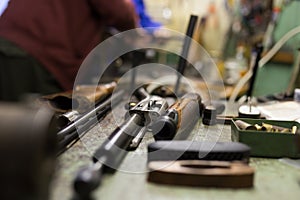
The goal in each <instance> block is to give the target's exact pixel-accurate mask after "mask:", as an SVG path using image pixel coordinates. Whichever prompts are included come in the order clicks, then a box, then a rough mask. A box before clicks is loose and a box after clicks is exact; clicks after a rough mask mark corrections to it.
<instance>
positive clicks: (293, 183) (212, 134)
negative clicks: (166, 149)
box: [51, 105, 300, 200]
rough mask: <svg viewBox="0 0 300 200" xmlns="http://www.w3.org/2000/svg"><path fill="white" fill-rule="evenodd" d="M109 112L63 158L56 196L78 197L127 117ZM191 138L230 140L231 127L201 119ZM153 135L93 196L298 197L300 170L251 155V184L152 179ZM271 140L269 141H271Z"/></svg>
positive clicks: (157, 199)
mask: <svg viewBox="0 0 300 200" xmlns="http://www.w3.org/2000/svg"><path fill="white" fill-rule="evenodd" d="M228 108H229V109H228V112H227V114H236V108H235V107H234V106H230V105H228ZM117 109H118V112H114V114H109V115H108V116H106V118H105V119H104V120H103V121H101V122H100V123H99V124H98V125H97V126H95V127H94V128H93V129H92V130H90V131H89V132H88V133H87V134H86V135H85V136H84V137H82V139H81V140H79V141H78V142H77V143H76V144H75V145H74V146H72V147H71V148H70V149H69V150H68V151H66V152H65V153H64V154H62V155H61V156H60V157H59V158H58V167H57V173H56V175H55V178H54V180H53V183H52V189H51V199H52V200H66V199H71V198H72V196H73V187H72V181H73V178H74V176H75V174H76V173H77V171H78V169H80V167H82V166H84V165H87V164H89V163H91V155H92V152H93V151H94V150H95V149H96V148H97V147H98V146H99V145H100V144H101V143H102V142H103V141H104V139H105V138H106V137H107V136H108V135H109V134H110V133H111V132H112V131H113V130H114V128H115V127H116V124H115V123H114V122H115V119H116V118H118V120H120V119H122V116H123V113H124V111H123V110H122V105H120V107H119V108H117ZM189 139H194V140H209V141H230V140H231V131H230V126H228V125H226V126H220V125H218V126H215V127H210V128H209V129H208V128H207V127H205V126H203V125H202V124H201V123H200V122H199V124H198V125H197V127H196V129H195V131H194V132H193V134H191V136H190V138H189ZM152 141H153V138H152V137H151V136H150V135H149V134H148V135H146V137H145V139H144V140H143V142H142V143H141V145H140V147H139V148H138V149H137V150H136V151H135V152H130V153H129V154H128V155H127V157H126V159H125V160H124V162H123V164H122V166H121V170H120V171H117V172H116V173H115V174H113V175H105V177H104V179H103V182H102V185H101V187H99V188H98V189H97V190H96V191H95V192H94V193H93V197H94V199H96V200H97V199H105V200H110V199H122V200H137V199H139V200H140V199H143V200H144V199H145V200H150V199H151V200H162V199H164V200H168V199H170V200H177V199H178V200H179V199H180V200H182V199H197V200H199V199H230V200H241V199H256V200H259V199H261V200H265V199H289V200H290V199H299V198H300V170H299V169H296V168H294V167H291V166H288V165H286V164H284V163H282V162H279V161H278V159H265V158H251V160H250V165H251V166H253V167H254V168H255V170H256V173H255V181H254V187H253V188H252V189H239V190H232V189H216V188H190V187H179V186H165V185H158V184H153V183H148V182H147V173H146V172H145V171H146V170H147V166H146V161H147V144H148V143H150V142H152ZM266 142H267V141H266Z"/></svg>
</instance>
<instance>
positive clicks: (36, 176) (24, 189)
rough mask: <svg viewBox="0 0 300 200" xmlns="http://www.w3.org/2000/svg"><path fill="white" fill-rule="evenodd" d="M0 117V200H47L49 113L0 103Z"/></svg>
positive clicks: (52, 149) (52, 139) (51, 157)
mask: <svg viewBox="0 0 300 200" xmlns="http://www.w3.org/2000/svg"><path fill="white" fill-rule="evenodd" d="M0 117H1V121H0V130H1V133H0V157H1V159H2V161H3V163H2V164H1V170H0V177H1V179H0V188H1V192H0V199H2V200H6V199H14V200H18V199H33V200H35V199H43V200H47V199H48V192H49V191H48V187H49V183H50V180H51V177H52V175H53V171H54V166H55V155H56V135H55V132H54V128H53V127H54V126H52V122H53V121H52V119H53V114H52V112H51V111H49V110H48V109H46V108H44V107H40V108H37V107H31V106H28V105H21V104H8V103H1V104H0Z"/></svg>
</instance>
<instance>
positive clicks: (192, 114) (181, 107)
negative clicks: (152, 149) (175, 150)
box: [151, 93, 203, 140]
mask: <svg viewBox="0 0 300 200" xmlns="http://www.w3.org/2000/svg"><path fill="white" fill-rule="evenodd" d="M202 107H203V105H202V103H201V97H200V95H199V94H197V93H187V94H185V95H184V96H183V97H182V98H181V99H179V100H178V101H176V102H175V103H174V104H173V105H172V106H170V108H169V109H168V110H167V112H166V113H165V114H164V115H162V116H161V117H159V119H158V120H156V121H155V122H154V123H153V124H152V126H151V128H152V132H153V134H154V138H155V140H172V139H173V138H174V137H175V135H176V133H177V136H176V139H186V137H187V136H188V134H189V133H190V132H191V131H192V129H193V128H194V126H195V124H196V123H197V121H198V120H199V118H200V116H201V111H202Z"/></svg>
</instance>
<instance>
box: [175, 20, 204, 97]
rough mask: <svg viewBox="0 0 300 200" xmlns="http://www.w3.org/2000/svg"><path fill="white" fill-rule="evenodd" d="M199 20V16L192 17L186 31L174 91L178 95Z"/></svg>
mask: <svg viewBox="0 0 300 200" xmlns="http://www.w3.org/2000/svg"><path fill="white" fill-rule="evenodd" d="M197 20H198V16H196V15H191V16H190V20H189V24H188V28H187V31H186V37H185V38H184V43H183V48H182V52H181V56H180V57H179V61H178V67H177V80H176V85H175V89H174V93H175V94H177V95H178V92H179V91H178V90H179V85H180V81H181V77H182V76H183V75H184V70H185V68H186V64H187V61H186V59H187V57H188V54H189V49H190V45H191V40H192V37H193V34H194V30H195V26H196V22H197Z"/></svg>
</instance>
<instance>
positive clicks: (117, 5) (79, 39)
mask: <svg viewBox="0 0 300 200" xmlns="http://www.w3.org/2000/svg"><path fill="white" fill-rule="evenodd" d="M137 21H138V17H137V15H136V12H135V8H134V5H133V4H132V2H131V1H130V0H110V1H107V0H76V1H73V0H63V1H62V0H26V1H24V0H10V2H9V4H8V6H7V8H6V10H5V11H4V12H3V14H2V16H1V17H0V100H5V101H16V100H19V98H20V97H21V96H22V95H23V94H26V93H40V94H49V93H55V92H60V91H63V90H70V89H72V87H73V83H74V80H75V77H76V74H77V71H78V69H79V67H80V65H81V63H82V61H83V60H84V58H85V57H86V56H87V54H88V53H89V52H90V51H91V50H92V49H93V48H94V47H95V46H96V45H98V44H99V43H100V42H101V41H102V40H103V30H104V29H105V28H106V27H115V28H116V29H118V30H119V31H124V30H129V29H133V28H135V27H136V25H137Z"/></svg>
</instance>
